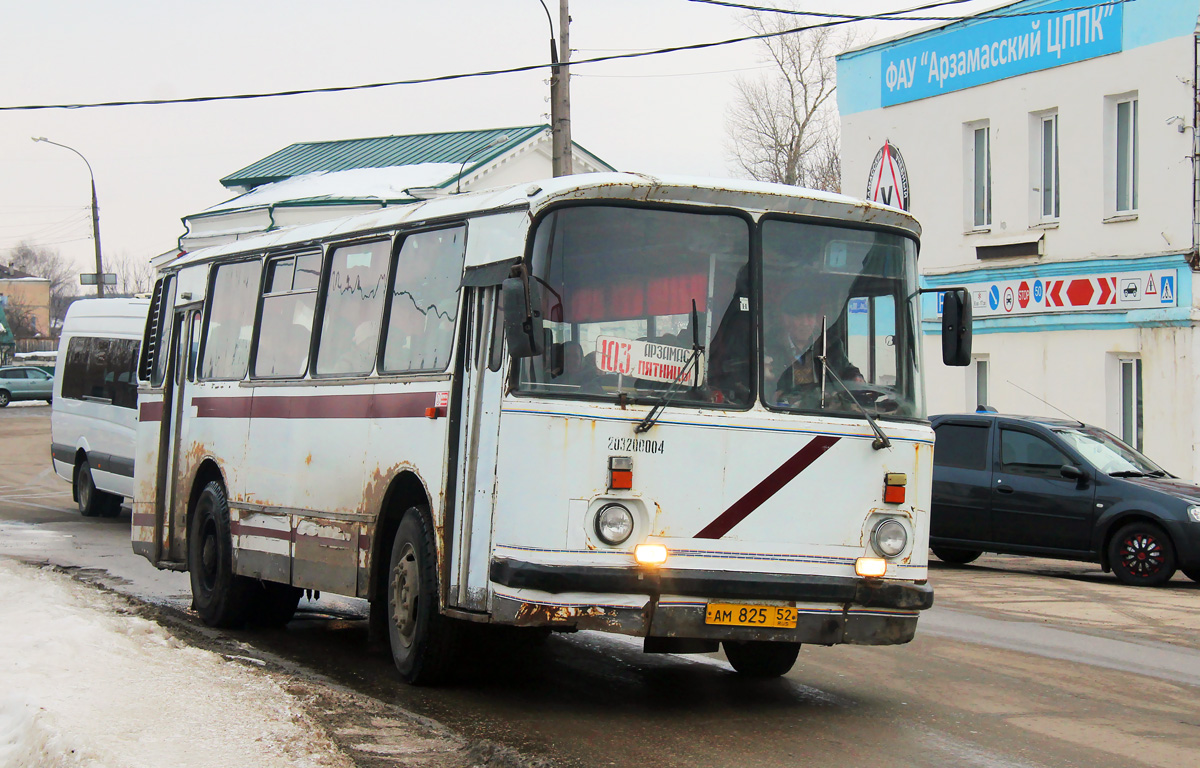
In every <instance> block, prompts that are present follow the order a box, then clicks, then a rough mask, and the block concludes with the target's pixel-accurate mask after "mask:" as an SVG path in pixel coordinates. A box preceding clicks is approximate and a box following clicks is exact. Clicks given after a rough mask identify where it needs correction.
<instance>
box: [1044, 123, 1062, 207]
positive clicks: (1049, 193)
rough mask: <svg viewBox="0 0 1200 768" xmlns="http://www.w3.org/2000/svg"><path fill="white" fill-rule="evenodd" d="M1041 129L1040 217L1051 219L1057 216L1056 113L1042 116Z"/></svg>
mask: <svg viewBox="0 0 1200 768" xmlns="http://www.w3.org/2000/svg"><path fill="white" fill-rule="evenodd" d="M1041 129H1042V130H1041V147H1042V153H1041V163H1040V164H1039V175H1040V177H1041V178H1040V182H1041V184H1040V185H1039V188H1040V189H1041V218H1042V220H1043V221H1052V220H1055V219H1057V218H1058V216H1059V176H1058V115H1057V114H1054V115H1046V116H1044V117H1042V118H1041Z"/></svg>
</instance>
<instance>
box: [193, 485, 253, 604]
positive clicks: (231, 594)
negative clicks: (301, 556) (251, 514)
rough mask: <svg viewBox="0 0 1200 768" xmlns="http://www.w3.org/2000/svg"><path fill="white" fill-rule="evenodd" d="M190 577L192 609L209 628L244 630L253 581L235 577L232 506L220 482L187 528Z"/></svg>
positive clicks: (203, 495)
mask: <svg viewBox="0 0 1200 768" xmlns="http://www.w3.org/2000/svg"><path fill="white" fill-rule="evenodd" d="M188 573H189V574H190V576H191V582H192V607H193V608H194V609H195V610H196V613H197V614H198V615H199V616H200V620H201V621H203V622H204V623H205V624H207V625H208V626H210V627H223V628H229V627H241V626H243V625H245V623H246V617H247V612H248V608H249V605H250V598H251V597H252V596H253V589H254V587H255V586H256V584H255V583H254V581H252V580H251V579H247V578H246V577H244V576H236V575H234V573H233V535H232V533H231V529H230V525H229V502H228V501H227V500H226V498H225V488H224V487H222V485H221V483H220V481H217V480H213V481H211V482H209V483H208V485H205V486H204V490H202V491H200V498H198V499H197V500H196V508H195V510H194V511H193V512H192V521H191V525H190V526H189V528H188Z"/></svg>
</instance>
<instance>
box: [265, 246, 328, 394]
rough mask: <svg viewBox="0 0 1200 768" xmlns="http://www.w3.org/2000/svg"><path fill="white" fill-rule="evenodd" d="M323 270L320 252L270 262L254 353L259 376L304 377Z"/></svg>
mask: <svg viewBox="0 0 1200 768" xmlns="http://www.w3.org/2000/svg"><path fill="white" fill-rule="evenodd" d="M320 270H321V254H320V253H309V254H305V255H302V256H296V257H291V256H289V257H287V258H282V259H273V260H272V261H270V262H268V263H267V279H266V281H265V282H264V284H263V306H262V315H261V317H260V318H259V325H258V342H257V347H256V348H255V353H254V368H253V372H254V375H255V376H263V377H301V376H304V374H305V373H306V372H307V371H308V350H309V342H310V341H311V339H312V327H313V312H314V311H315V309H316V306H317V284H318V283H319V281H320Z"/></svg>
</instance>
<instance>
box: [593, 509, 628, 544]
mask: <svg viewBox="0 0 1200 768" xmlns="http://www.w3.org/2000/svg"><path fill="white" fill-rule="evenodd" d="M596 535H597V536H599V537H600V541H603V542H604V543H605V544H609V545H611V546H616V545H617V544H622V543H624V542H625V540H626V539H628V538H629V537H630V536H632V535H633V513H631V512H630V511H629V510H628V509H625V507H623V506H621V505H620V504H609V505H607V506H604V507H601V508H600V511H599V512H597V513H596Z"/></svg>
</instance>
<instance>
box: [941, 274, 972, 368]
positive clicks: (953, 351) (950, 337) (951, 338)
mask: <svg viewBox="0 0 1200 768" xmlns="http://www.w3.org/2000/svg"><path fill="white" fill-rule="evenodd" d="M942 362H943V363H945V364H946V365H970V364H971V296H970V294H969V293H967V291H966V289H964V288H951V289H949V290H947V291H946V295H945V296H944V298H943V299H942Z"/></svg>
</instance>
